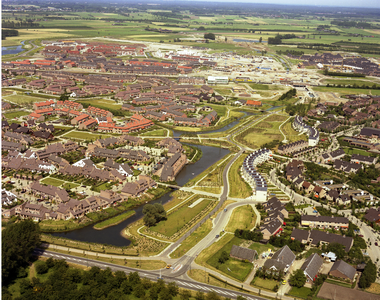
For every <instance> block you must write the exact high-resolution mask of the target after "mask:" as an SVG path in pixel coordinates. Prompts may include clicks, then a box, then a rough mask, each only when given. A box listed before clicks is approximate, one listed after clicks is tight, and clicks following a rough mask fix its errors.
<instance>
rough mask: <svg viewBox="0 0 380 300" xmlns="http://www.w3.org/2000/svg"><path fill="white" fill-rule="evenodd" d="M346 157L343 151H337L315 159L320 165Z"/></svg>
mask: <svg viewBox="0 0 380 300" xmlns="http://www.w3.org/2000/svg"><path fill="white" fill-rule="evenodd" d="M345 155H346V153H345V152H344V150H343V149H338V150H335V151H332V152H328V153H324V154H322V155H321V156H319V157H318V158H317V160H318V161H320V162H322V163H329V162H333V161H335V160H337V159H341V158H343V157H344V156H345Z"/></svg>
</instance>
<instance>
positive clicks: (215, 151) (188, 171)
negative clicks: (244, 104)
mask: <svg viewBox="0 0 380 300" xmlns="http://www.w3.org/2000/svg"><path fill="white" fill-rule="evenodd" d="M197 147H199V148H200V149H201V150H202V154H203V155H202V158H201V159H200V160H199V161H197V162H196V163H194V164H188V165H186V166H185V167H184V168H183V169H182V170H181V172H180V173H179V174H178V175H177V177H176V182H177V183H178V185H180V186H182V185H184V184H185V183H186V182H187V181H189V180H190V179H191V178H193V177H195V176H197V175H198V174H200V173H202V172H203V171H204V170H206V169H207V168H208V167H210V166H211V165H213V164H214V163H216V162H217V161H219V160H220V159H221V158H223V157H224V156H225V155H227V154H228V153H229V152H230V151H229V150H227V149H223V148H217V147H210V146H197ZM171 199H172V197H171V196H170V192H168V193H166V194H165V195H163V196H161V197H160V198H158V199H156V200H153V201H151V202H150V203H151V204H154V203H161V204H164V203H167V202H169V201H170V200H171ZM143 207H144V205H141V206H139V207H137V208H136V209H135V212H136V213H135V214H134V215H133V216H131V217H130V218H128V219H126V220H124V221H123V222H121V223H119V224H117V225H115V226H111V227H108V228H105V229H103V230H101V231H99V230H96V229H94V228H93V226H94V224H91V225H89V226H86V227H83V228H80V229H76V230H72V231H68V232H60V233H51V234H52V235H54V236H59V237H64V238H68V239H71V240H78V241H82V242H91V243H101V244H108V245H114V246H119V247H125V246H128V245H129V244H130V243H131V241H129V240H127V239H126V238H124V237H122V236H121V231H122V230H123V229H124V228H125V227H127V226H128V225H129V224H132V223H133V222H135V221H137V220H138V219H140V218H141V217H142V216H143V214H142V210H143Z"/></svg>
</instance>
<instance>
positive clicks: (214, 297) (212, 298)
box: [206, 291, 220, 300]
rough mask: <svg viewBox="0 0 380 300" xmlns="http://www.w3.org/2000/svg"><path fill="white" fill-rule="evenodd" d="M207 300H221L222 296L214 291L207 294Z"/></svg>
mask: <svg viewBox="0 0 380 300" xmlns="http://www.w3.org/2000/svg"><path fill="white" fill-rule="evenodd" d="M206 300H220V296H219V295H218V294H217V293H216V292H215V291H212V292H210V293H207V296H206Z"/></svg>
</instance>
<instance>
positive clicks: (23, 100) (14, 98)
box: [3, 94, 46, 105]
mask: <svg viewBox="0 0 380 300" xmlns="http://www.w3.org/2000/svg"><path fill="white" fill-rule="evenodd" d="M3 98H4V99H5V100H9V101H11V102H14V103H17V104H22V105H25V104H33V103H34V102H40V101H45V100H46V99H45V98H39V97H32V96H27V95H20V94H17V95H9V96H5V97H3Z"/></svg>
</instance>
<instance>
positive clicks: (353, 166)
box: [333, 159, 363, 173]
mask: <svg viewBox="0 0 380 300" xmlns="http://www.w3.org/2000/svg"><path fill="white" fill-rule="evenodd" d="M333 167H334V169H335V170H338V171H343V172H346V173H357V172H359V171H360V170H361V169H362V168H363V166H362V164H360V163H356V162H348V161H343V160H340V159H337V160H335V161H334V165H333Z"/></svg>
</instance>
